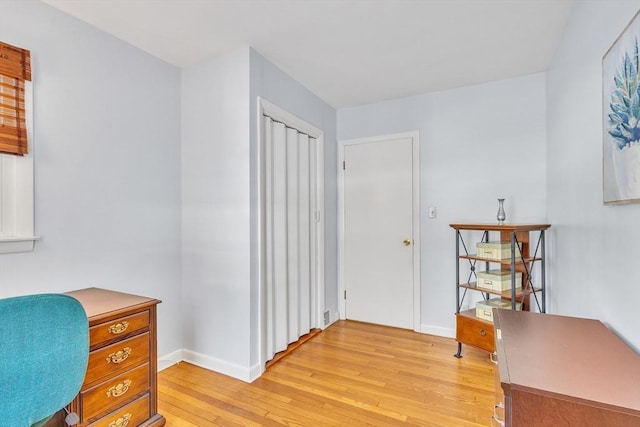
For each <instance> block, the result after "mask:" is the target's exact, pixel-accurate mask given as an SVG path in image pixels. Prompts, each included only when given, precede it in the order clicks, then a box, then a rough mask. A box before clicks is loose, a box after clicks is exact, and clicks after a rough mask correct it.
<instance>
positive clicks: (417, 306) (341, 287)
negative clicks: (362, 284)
mask: <svg viewBox="0 0 640 427" xmlns="http://www.w3.org/2000/svg"><path fill="white" fill-rule="evenodd" d="M406 138H411V146H412V161H413V162H412V168H413V173H412V176H413V224H412V227H413V235H412V236H411V239H412V240H413V330H414V331H416V332H420V330H421V326H420V310H421V303H420V133H419V132H418V131H413V132H404V133H396V134H389V135H379V136H372V137H366V138H356V139H347V140H340V141H338V311H339V314H340V319H346V303H345V298H344V293H345V290H346V288H345V277H344V265H345V259H344V246H345V233H344V231H345V230H344V222H345V212H344V206H345V203H344V173H343V168H342V165H343V162H344V151H345V147H347V146H349V145H356V144H370V143H375V142H382V141H387V140H390V139H406Z"/></svg>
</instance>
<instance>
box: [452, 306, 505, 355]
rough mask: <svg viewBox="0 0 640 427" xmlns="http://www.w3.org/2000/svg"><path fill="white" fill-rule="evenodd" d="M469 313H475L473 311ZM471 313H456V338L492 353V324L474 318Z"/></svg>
mask: <svg viewBox="0 0 640 427" xmlns="http://www.w3.org/2000/svg"><path fill="white" fill-rule="evenodd" d="M471 313H473V314H475V311H471ZM473 314H472V315H466V314H461V313H458V314H456V340H457V341H459V342H461V343H463V344H467V345H472V346H474V347H478V348H481V349H483V350H486V351H488V352H490V353H493V352H494V351H496V343H495V342H494V333H493V325H492V324H491V323H489V322H486V321H483V320H480V319H478V318H476V317H475V316H473ZM472 316H473V317H472Z"/></svg>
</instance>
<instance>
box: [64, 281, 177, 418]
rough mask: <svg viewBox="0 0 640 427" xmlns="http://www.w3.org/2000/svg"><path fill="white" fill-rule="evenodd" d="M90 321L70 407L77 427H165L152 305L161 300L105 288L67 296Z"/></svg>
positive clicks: (91, 289)
mask: <svg viewBox="0 0 640 427" xmlns="http://www.w3.org/2000/svg"><path fill="white" fill-rule="evenodd" d="M68 295H71V296H72V297H74V298H76V299H77V300H78V301H80V303H81V304H82V305H83V307H84V309H85V311H86V312H87V317H88V318H89V342H90V344H89V345H90V348H89V351H90V352H89V364H88V366H87V373H86V375H85V379H84V383H83V385H82V389H81V390H80V393H79V394H78V396H77V397H76V398H75V400H74V401H73V402H72V403H71V404H70V405H69V409H70V410H71V411H75V412H76V413H77V414H78V415H79V416H80V423H79V424H78V426H80V427H85V426H88V427H134V426H145V427H147V426H164V425H165V419H164V417H163V416H162V415H160V414H158V413H157V384H156V373H157V366H156V364H157V354H156V306H157V304H158V303H160V301H158V300H156V299H153V298H147V297H141V296H136V295H129V294H125V293H122V292H115V291H108V290H105V289H98V288H89V289H82V290H78V291H73V292H68Z"/></svg>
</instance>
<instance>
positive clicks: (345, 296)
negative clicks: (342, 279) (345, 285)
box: [344, 290, 347, 299]
mask: <svg viewBox="0 0 640 427" xmlns="http://www.w3.org/2000/svg"><path fill="white" fill-rule="evenodd" d="M344 299H347V291H346V290H345V291H344Z"/></svg>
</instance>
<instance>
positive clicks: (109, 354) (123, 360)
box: [84, 332, 149, 385]
mask: <svg viewBox="0 0 640 427" xmlns="http://www.w3.org/2000/svg"><path fill="white" fill-rule="evenodd" d="M147 360H149V333H148V332H145V333H144V334H141V335H138V336H136V337H133V338H129V339H126V340H122V341H118V342H116V343H114V344H111V345H109V346H106V347H103V348H101V349H99V350H94V351H92V352H91V353H90V354H89V364H88V366H87V373H86V375H85V377H84V384H85V385H86V384H91V383H93V382H94V381H97V380H100V379H102V378H106V377H113V376H115V375H118V374H119V373H121V372H124V371H126V370H128V369H131V368H132V367H134V366H136V365H139V364H141V363H144V362H145V361H147Z"/></svg>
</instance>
